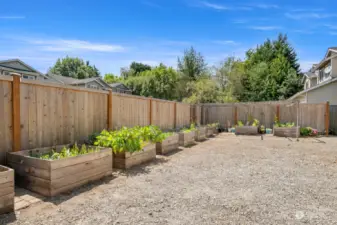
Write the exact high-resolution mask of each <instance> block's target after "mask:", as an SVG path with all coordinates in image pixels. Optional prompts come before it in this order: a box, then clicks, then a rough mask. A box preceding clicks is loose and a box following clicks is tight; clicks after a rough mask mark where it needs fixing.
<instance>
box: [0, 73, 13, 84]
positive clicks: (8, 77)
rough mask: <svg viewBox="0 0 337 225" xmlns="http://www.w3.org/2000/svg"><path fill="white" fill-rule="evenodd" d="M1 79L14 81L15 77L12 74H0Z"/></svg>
mask: <svg viewBox="0 0 337 225" xmlns="http://www.w3.org/2000/svg"><path fill="white" fill-rule="evenodd" d="M0 80H2V81H10V82H11V81H13V77H12V76H5V75H0Z"/></svg>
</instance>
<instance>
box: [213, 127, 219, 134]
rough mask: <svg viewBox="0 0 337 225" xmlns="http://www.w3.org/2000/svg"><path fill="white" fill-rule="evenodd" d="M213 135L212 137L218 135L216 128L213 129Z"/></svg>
mask: <svg viewBox="0 0 337 225" xmlns="http://www.w3.org/2000/svg"><path fill="white" fill-rule="evenodd" d="M213 134H214V135H218V134H219V130H218V128H216V127H213Z"/></svg>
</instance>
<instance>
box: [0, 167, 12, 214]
mask: <svg viewBox="0 0 337 225" xmlns="http://www.w3.org/2000/svg"><path fill="white" fill-rule="evenodd" d="M13 211H14V170H12V169H10V168H8V167H5V166H0V215H1V214H4V213H9V212H13Z"/></svg>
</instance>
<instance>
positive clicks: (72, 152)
mask: <svg viewBox="0 0 337 225" xmlns="http://www.w3.org/2000/svg"><path fill="white" fill-rule="evenodd" d="M98 151H99V148H98V147H94V148H93V147H89V148H87V146H86V145H81V148H79V147H78V145H77V143H75V144H74V145H73V146H72V147H69V148H67V147H63V148H62V150H61V151H60V152H57V151H56V150H55V149H52V151H51V152H50V153H44V154H42V153H30V157H34V158H39V159H44V160H58V159H64V158H69V157H75V156H78V155H85V154H89V153H93V152H98Z"/></svg>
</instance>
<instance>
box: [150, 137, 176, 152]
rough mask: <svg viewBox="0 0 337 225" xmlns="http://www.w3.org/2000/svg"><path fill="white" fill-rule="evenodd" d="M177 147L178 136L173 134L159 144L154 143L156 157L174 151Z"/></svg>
mask: <svg viewBox="0 0 337 225" xmlns="http://www.w3.org/2000/svg"><path fill="white" fill-rule="evenodd" d="M178 147H179V134H174V135H172V136H170V137H168V138H166V139H165V140H164V141H162V142H161V143H160V142H158V143H156V152H157V155H165V154H167V153H170V152H172V151H174V150H177V149H178Z"/></svg>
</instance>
